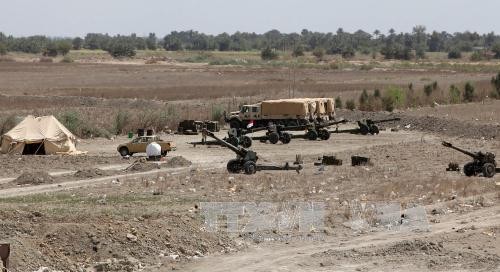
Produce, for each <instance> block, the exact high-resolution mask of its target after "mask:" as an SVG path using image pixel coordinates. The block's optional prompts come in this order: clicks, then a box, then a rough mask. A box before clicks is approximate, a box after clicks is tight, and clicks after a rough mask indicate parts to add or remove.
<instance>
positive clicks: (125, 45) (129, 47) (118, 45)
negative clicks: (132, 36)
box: [106, 37, 136, 58]
mask: <svg viewBox="0 0 500 272" xmlns="http://www.w3.org/2000/svg"><path fill="white" fill-rule="evenodd" d="M106 51H107V52H108V53H109V54H110V55H111V56H113V57H114V58H120V57H129V58H131V57H133V56H135V54H136V52H135V47H134V45H133V44H132V43H131V42H130V41H129V40H128V39H127V38H126V37H116V38H113V40H112V41H111V43H110V45H109V46H108V48H106Z"/></svg>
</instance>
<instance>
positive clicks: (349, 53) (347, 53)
mask: <svg viewBox="0 0 500 272" xmlns="http://www.w3.org/2000/svg"><path fill="white" fill-rule="evenodd" d="M354 55H356V51H354V48H352V47H350V46H349V47H346V48H344V49H342V57H343V58H345V59H350V58H352V57H354Z"/></svg>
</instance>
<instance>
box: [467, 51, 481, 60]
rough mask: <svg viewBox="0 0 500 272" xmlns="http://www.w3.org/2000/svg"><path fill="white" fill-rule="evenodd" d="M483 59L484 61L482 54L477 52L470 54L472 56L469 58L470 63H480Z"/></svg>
mask: <svg viewBox="0 0 500 272" xmlns="http://www.w3.org/2000/svg"><path fill="white" fill-rule="evenodd" d="M483 59H484V57H483V54H481V52H479V51H476V52H474V53H472V55H471V56H470V60H471V61H481V60H483Z"/></svg>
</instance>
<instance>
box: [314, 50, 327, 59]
mask: <svg viewBox="0 0 500 272" xmlns="http://www.w3.org/2000/svg"><path fill="white" fill-rule="evenodd" d="M313 55H314V56H315V57H316V58H317V59H318V60H322V59H323V57H324V56H325V49H323V48H321V47H316V48H314V51H313Z"/></svg>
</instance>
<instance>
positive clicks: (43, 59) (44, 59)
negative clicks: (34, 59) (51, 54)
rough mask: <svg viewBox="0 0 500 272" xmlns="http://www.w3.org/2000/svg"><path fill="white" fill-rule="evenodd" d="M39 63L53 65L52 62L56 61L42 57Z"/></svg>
mask: <svg viewBox="0 0 500 272" xmlns="http://www.w3.org/2000/svg"><path fill="white" fill-rule="evenodd" d="M38 61H39V62H43V63H52V62H54V60H53V59H52V58H47V57H41V58H40V59H39V60H38Z"/></svg>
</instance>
